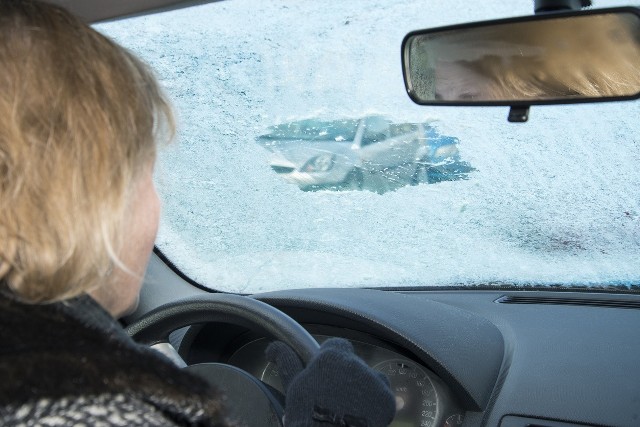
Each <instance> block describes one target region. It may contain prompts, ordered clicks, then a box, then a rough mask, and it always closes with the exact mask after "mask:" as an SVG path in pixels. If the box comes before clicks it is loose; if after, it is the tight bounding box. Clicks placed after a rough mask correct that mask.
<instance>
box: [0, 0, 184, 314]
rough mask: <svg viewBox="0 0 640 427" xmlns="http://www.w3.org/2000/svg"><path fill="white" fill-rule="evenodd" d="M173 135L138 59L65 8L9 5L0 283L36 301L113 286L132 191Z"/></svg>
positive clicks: (0, 65) (1, 80)
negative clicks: (164, 136) (163, 136)
mask: <svg viewBox="0 0 640 427" xmlns="http://www.w3.org/2000/svg"><path fill="white" fill-rule="evenodd" d="M173 129H174V122H173V116H172V113H171V109H170V106H169V104H168V102H167V101H166V100H165V98H164V96H163V94H162V92H161V89H160V88H159V86H158V84H157V82H156V80H155V78H154V76H153V74H152V73H151V71H150V69H149V68H148V67H147V66H146V65H145V64H144V63H142V62H141V61H140V60H138V59H137V58H136V57H135V56H133V55H132V54H131V53H129V52H128V51H127V50H125V49H124V48H122V47H120V46H119V45H117V44H116V43H115V42H113V41H111V40H109V39H108V38H106V37H104V36H102V35H101V34H99V33H98V32H96V31H95V30H93V29H91V28H90V27H88V26H87V25H85V24H84V23H82V22H81V21H79V20H78V19H77V18H75V17H74V16H72V15H71V14H70V13H68V12H66V11H65V10H64V9H62V8H59V7H57V6H53V5H49V4H45V3H40V2H37V1H30V0H10V1H2V2H0V281H2V282H4V284H5V286H7V287H8V288H9V289H10V290H11V291H12V292H13V293H14V294H15V295H16V296H17V297H19V298H20V299H22V300H24V301H27V302H51V301H58V300H62V299H66V298H70V297H73V296H76V295H79V294H80V293H82V292H85V291H87V290H90V289H93V288H96V287H99V286H100V285H101V284H103V283H104V281H105V280H106V279H107V277H108V275H109V274H110V272H111V270H112V266H113V264H114V263H116V264H118V260H117V256H116V254H117V253H118V250H119V248H120V247H121V245H122V244H123V238H124V237H125V236H122V230H123V228H124V227H123V224H124V222H125V215H126V206H127V201H128V197H129V190H130V189H131V188H132V187H133V184H134V183H135V180H136V179H137V178H138V175H139V174H141V173H142V171H143V170H144V168H145V167H146V166H147V165H149V164H150V162H152V161H153V159H154V158H155V152H156V142H155V141H156V139H157V137H159V133H161V132H163V131H168V133H169V134H173Z"/></svg>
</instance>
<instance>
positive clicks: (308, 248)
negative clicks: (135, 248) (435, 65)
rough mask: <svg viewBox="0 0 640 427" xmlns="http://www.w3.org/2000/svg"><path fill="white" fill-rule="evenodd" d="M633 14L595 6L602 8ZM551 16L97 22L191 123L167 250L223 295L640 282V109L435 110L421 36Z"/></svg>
mask: <svg viewBox="0 0 640 427" xmlns="http://www.w3.org/2000/svg"><path fill="white" fill-rule="evenodd" d="M618 5H623V3H621V2H613V1H604V0H594V6H595V7H610V6H618ZM532 13H533V2H532V1H531V0H518V1H516V0H514V1H509V2H502V1H498V0H491V1H489V0H487V1H482V2H468V1H462V0H439V1H431V0H417V1H409V0H389V1H382V0H381V1H375V2H374V1H369V0H352V1H337V0H336V1H323V2H317V1H312V0H283V1H278V2H264V1H261V0H243V1H240V0H238V1H234V0H229V1H220V2H213V3H210V4H205V5H200V6H194V7H191V8H186V9H180V10H173V11H168V12H163V13H158V14H154V15H149V16H140V17H133V18H129V19H126V20H119V21H113V22H107V23H101V24H98V25H96V28H97V29H98V30H99V31H101V32H103V33H104V34H106V35H108V36H110V37H112V38H113V39H115V40H116V41H118V42H119V43H120V44H122V45H124V46H126V47H128V48H129V49H131V50H132V51H134V52H135V53H136V54H138V55H140V56H141V57H143V58H144V59H145V60H146V61H147V62H148V63H150V64H151V65H152V67H153V68H154V69H155V70H156V73H157V75H158V77H159V79H160V80H161V83H162V85H163V86H164V88H165V89H166V92H167V93H168V95H169V97H170V99H171V101H172V103H173V104H174V106H175V110H176V113H177V116H178V133H177V137H176V141H175V142H174V143H173V144H170V145H169V146H167V147H165V148H163V149H162V150H161V154H160V157H159V159H158V162H157V165H156V174H155V175H156V183H157V187H158V189H159V192H160V195H161V198H162V200H163V211H164V212H163V216H162V220H161V228H160V233H159V236H158V240H157V247H158V248H159V249H160V250H161V251H162V253H163V254H164V255H165V256H166V257H167V258H168V259H169V260H170V261H171V262H172V263H173V264H175V266H176V267H177V268H179V269H180V270H181V271H182V272H183V273H184V274H186V275H187V276H189V277H190V278H192V279H193V280H195V281H196V282H198V283H200V284H202V285H204V286H207V287H209V288H211V289H216V290H221V291H228V292H241V293H253V292H259V291H265V290H273V289H286V288H304V287H347V286H352V287H430V286H465V285H487V286H498V285H516V286H526V285H535V286H546V285H549V286H551V285H559V286H568V287H570V286H590V287H594V288H595V287H600V286H610V285H615V286H618V287H622V288H628V287H630V286H634V285H637V284H638V283H639V282H640V197H639V190H638V189H639V188H640V168H638V164H640V137H639V132H638V117H639V112H640V111H639V106H640V103H638V102H620V103H597V104H582V105H569V106H540V107H532V109H531V113H530V119H529V122H527V123H523V124H513V123H509V122H507V114H508V109H507V108H505V107H482V108H478V107H421V106H417V105H414V104H413V103H412V102H411V101H410V99H409V97H408V96H407V94H406V91H405V88H404V85H403V79H402V70H401V61H400V59H401V57H400V45H401V41H402V38H403V37H404V35H405V34H406V33H408V32H409V31H412V30H416V29H421V28H431V27H439V26H444V25H452V24H458V23H464V22H471V21H480V20H486V19H498V18H505V17H512V16H522V15H530V14H532Z"/></svg>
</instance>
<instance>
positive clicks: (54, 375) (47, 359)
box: [0, 291, 227, 426]
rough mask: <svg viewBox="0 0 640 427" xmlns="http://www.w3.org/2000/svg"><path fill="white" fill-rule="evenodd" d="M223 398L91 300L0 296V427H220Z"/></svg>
mask: <svg viewBox="0 0 640 427" xmlns="http://www.w3.org/2000/svg"><path fill="white" fill-rule="evenodd" d="M220 400H221V399H220V397H219V396H218V395H217V393H216V392H214V391H213V390H212V389H211V388H210V387H209V386H208V385H207V384H205V383H204V382H203V381H201V380H200V379H199V378H196V377H194V376H192V375H190V374H187V373H185V372H183V371H180V370H179V369H178V368H176V367H174V366H173V365H172V364H171V363H170V362H169V361H167V360H166V359H165V358H164V356H161V355H159V354H156V352H155V351H154V350H151V349H149V348H146V347H143V346H140V345H137V344H136V343H134V342H133V341H132V340H131V339H130V338H129V337H128V336H127V335H126V334H125V333H124V331H123V329H122V328H121V327H120V325H119V324H118V323H117V322H116V321H115V320H114V319H113V318H112V317H111V316H110V315H109V314H108V313H107V312H106V311H104V310H103V309H102V308H101V307H100V306H99V305H98V304H97V303H96V302H95V301H94V300H93V299H91V298H90V297H88V296H82V297H79V298H75V299H73V300H69V301H66V302H61V303H55V304H48V305H28V304H22V303H19V302H17V301H15V300H14V299H13V298H11V297H10V296H9V295H8V294H7V293H6V291H5V292H2V291H0V425H2V426H13V425H21V426H66V425H73V426H81V425H87V426H142V425H145V426H176V425H177V426H223V425H227V424H226V422H225V421H224V419H223V416H222V415H221V414H222V410H221V404H220Z"/></svg>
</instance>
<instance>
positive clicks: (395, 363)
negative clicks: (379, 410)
mask: <svg viewBox="0 0 640 427" xmlns="http://www.w3.org/2000/svg"><path fill="white" fill-rule="evenodd" d="M374 369H376V370H378V371H380V372H382V373H383V374H385V375H386V376H387V378H389V382H390V383H391V390H393V392H394V394H395V396H396V416H395V418H394V419H393V422H392V423H391V425H390V427H409V426H419V427H435V423H436V420H437V419H438V418H439V415H440V414H439V412H438V411H439V405H438V393H437V392H436V388H435V387H434V386H433V383H432V382H431V379H429V377H428V376H427V374H426V372H425V371H423V370H422V368H420V367H419V366H418V365H417V364H416V363H413V362H411V361H408V360H406V359H390V360H385V361H384V362H381V363H378V364H377V365H375V366H374Z"/></svg>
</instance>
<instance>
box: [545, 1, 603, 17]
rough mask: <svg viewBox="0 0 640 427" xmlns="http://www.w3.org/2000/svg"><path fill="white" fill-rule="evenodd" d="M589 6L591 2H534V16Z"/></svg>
mask: <svg viewBox="0 0 640 427" xmlns="http://www.w3.org/2000/svg"><path fill="white" fill-rule="evenodd" d="M589 6H591V0H535V4H534V11H535V14H536V15H539V14H542V13H553V12H560V11H566V10H580V9H583V8H585V7H589Z"/></svg>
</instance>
